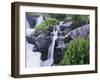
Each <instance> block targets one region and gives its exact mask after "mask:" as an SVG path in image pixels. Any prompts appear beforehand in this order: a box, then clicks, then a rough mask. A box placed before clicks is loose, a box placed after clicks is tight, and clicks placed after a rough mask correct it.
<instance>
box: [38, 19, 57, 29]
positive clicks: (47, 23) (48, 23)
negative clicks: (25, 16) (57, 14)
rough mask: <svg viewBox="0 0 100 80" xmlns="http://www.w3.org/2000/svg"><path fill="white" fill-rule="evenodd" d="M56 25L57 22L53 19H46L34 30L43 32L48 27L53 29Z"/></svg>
mask: <svg viewBox="0 0 100 80" xmlns="http://www.w3.org/2000/svg"><path fill="white" fill-rule="evenodd" d="M57 23H58V20H56V19H55V18H47V19H46V20H44V22H43V23H41V24H40V25H37V26H36V30H44V29H47V28H49V27H53V26H54V25H56V24H57Z"/></svg>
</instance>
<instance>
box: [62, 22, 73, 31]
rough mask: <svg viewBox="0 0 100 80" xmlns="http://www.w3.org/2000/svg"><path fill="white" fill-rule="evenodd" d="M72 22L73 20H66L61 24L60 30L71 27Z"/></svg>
mask: <svg viewBox="0 0 100 80" xmlns="http://www.w3.org/2000/svg"><path fill="white" fill-rule="evenodd" d="M72 23H73V22H72V21H68V22H64V24H62V25H61V26H60V30H61V31H64V30H66V29H68V28H70V26H71V25H72Z"/></svg>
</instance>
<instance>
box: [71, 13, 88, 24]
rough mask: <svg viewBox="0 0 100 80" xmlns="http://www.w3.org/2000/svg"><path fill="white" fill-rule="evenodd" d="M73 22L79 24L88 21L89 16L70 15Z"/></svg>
mask: <svg viewBox="0 0 100 80" xmlns="http://www.w3.org/2000/svg"><path fill="white" fill-rule="evenodd" d="M72 20H73V22H74V23H76V24H79V23H80V22H85V23H89V16H87V15H72Z"/></svg>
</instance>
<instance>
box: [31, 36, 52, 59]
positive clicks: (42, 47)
mask: <svg viewBox="0 0 100 80" xmlns="http://www.w3.org/2000/svg"><path fill="white" fill-rule="evenodd" d="M51 42H52V40H51V37H50V36H46V37H43V38H42V37H40V38H38V39H37V40H36V41H35V43H34V45H35V47H33V51H34V52H40V53H41V54H42V55H41V59H42V60H43V61H44V60H46V59H47V55H48V49H49V46H50V44H51Z"/></svg>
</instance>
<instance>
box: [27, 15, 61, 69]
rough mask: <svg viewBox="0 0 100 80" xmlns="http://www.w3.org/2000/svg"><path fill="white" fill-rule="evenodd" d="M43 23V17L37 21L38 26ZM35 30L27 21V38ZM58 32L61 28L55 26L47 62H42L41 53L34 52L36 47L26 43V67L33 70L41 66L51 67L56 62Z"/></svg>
mask: <svg viewBox="0 0 100 80" xmlns="http://www.w3.org/2000/svg"><path fill="white" fill-rule="evenodd" d="M42 22H43V17H41V16H40V17H39V18H38V19H37V24H36V25H39V24H41V23H42ZM34 30H35V29H31V28H30V26H29V23H28V21H27V20H26V36H29V35H30V34H31V33H32V32H34ZM58 31H59V26H55V27H54V30H53V32H52V35H53V36H52V43H51V45H50V47H49V50H48V56H47V60H46V61H42V60H41V58H40V57H41V53H40V52H33V51H32V50H33V47H34V45H32V44H30V43H28V42H27V41H26V60H25V61H26V67H27V68H33V67H40V66H51V65H52V64H53V62H54V59H53V55H54V46H55V40H56V39H57V38H58Z"/></svg>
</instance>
